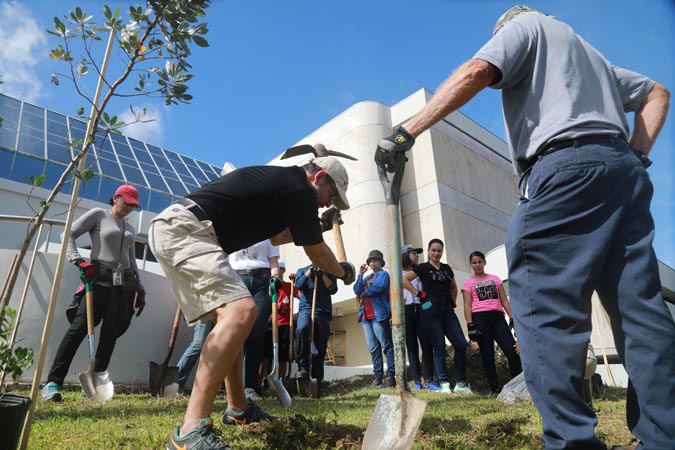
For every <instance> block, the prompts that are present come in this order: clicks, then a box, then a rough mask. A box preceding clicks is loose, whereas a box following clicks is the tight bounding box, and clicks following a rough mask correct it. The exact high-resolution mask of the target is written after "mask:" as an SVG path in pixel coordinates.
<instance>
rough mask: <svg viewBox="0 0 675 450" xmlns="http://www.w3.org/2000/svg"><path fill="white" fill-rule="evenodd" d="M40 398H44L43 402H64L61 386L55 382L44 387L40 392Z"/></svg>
mask: <svg viewBox="0 0 675 450" xmlns="http://www.w3.org/2000/svg"><path fill="white" fill-rule="evenodd" d="M40 396H41V397H42V400H44V401H46V402H60V401H61V400H63V398H62V397H61V392H59V385H58V384H56V383H54V382H53V381H50V382H49V383H47V384H45V385H44V387H43V388H42V390H41V391H40Z"/></svg>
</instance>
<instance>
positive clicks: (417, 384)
mask: <svg viewBox="0 0 675 450" xmlns="http://www.w3.org/2000/svg"><path fill="white" fill-rule="evenodd" d="M422 389H424V386H422V383H420V382H419V381H415V384H413V390H415V391H421V390H422Z"/></svg>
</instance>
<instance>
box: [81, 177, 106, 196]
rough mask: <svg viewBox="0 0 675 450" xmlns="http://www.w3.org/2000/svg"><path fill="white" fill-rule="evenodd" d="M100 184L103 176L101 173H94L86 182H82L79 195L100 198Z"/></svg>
mask: <svg viewBox="0 0 675 450" xmlns="http://www.w3.org/2000/svg"><path fill="white" fill-rule="evenodd" d="M99 184H101V177H100V176H99V175H94V176H93V177H91V178H90V179H88V180H87V181H85V182H84V183H82V184H80V191H79V193H78V194H79V196H80V197H84V198H88V199H89V200H98V187H99ZM104 202H105V201H104Z"/></svg>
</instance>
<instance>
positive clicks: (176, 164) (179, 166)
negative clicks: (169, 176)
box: [171, 159, 192, 177]
mask: <svg viewBox="0 0 675 450" xmlns="http://www.w3.org/2000/svg"><path fill="white" fill-rule="evenodd" d="M171 163H172V164H173V168H174V169H175V170H176V172H178V173H179V174H181V175H185V176H189V177H191V176H192V175H190V172H188V170H187V167H185V164H183V161H180V160H177V159H171Z"/></svg>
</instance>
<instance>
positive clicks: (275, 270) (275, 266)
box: [267, 256, 279, 276]
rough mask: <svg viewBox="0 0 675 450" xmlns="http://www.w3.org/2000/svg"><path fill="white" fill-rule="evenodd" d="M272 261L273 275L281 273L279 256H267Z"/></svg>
mask: <svg viewBox="0 0 675 450" xmlns="http://www.w3.org/2000/svg"><path fill="white" fill-rule="evenodd" d="M267 259H268V260H269V262H270V273H271V274H272V275H277V276H278V275H279V257H278V256H271V257H269V258H267Z"/></svg>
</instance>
